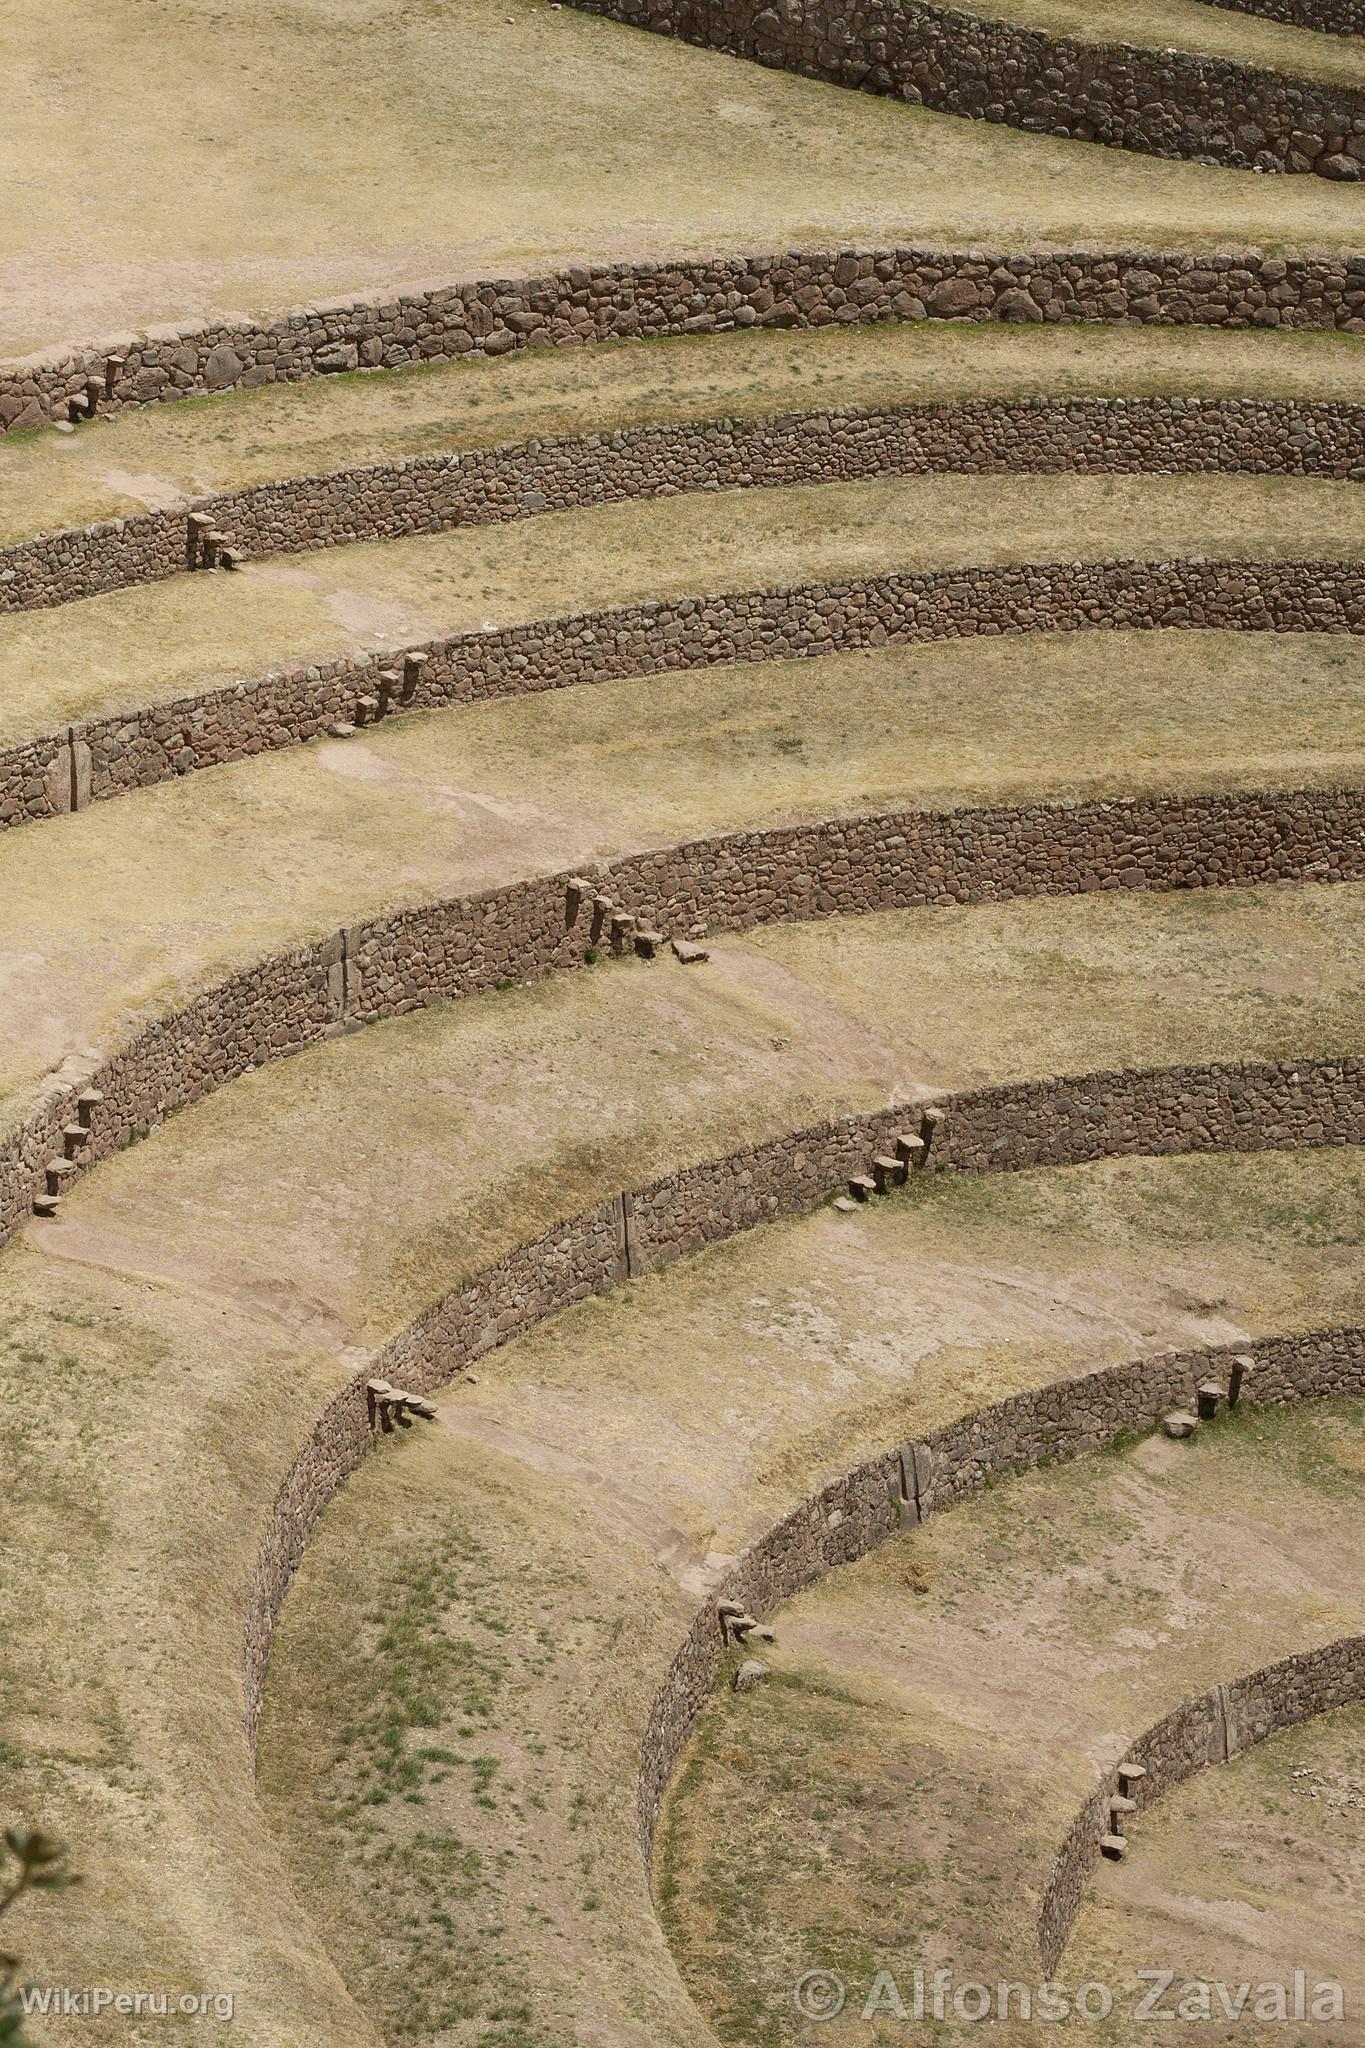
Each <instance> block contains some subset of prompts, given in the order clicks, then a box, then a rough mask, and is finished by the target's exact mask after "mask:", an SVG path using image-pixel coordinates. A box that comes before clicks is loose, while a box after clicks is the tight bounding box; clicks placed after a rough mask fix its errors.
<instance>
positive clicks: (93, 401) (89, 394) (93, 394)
mask: <svg viewBox="0 0 1365 2048" xmlns="http://www.w3.org/2000/svg"><path fill="white" fill-rule="evenodd" d="M103 397H104V379H103V377H87V378H86V380H85V415H86V418H87V419H94V417H95V414H96V413H97V412H98V411H99V409H100V400H101V399H102V398H103Z"/></svg>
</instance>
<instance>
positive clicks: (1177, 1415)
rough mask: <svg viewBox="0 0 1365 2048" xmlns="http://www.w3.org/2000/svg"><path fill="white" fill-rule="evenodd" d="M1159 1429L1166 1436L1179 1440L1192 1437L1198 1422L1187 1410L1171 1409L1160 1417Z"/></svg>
mask: <svg viewBox="0 0 1365 2048" xmlns="http://www.w3.org/2000/svg"><path fill="white" fill-rule="evenodd" d="M1161 1427H1162V1429H1163V1430H1164V1431H1165V1432H1166V1435H1167V1436H1170V1437H1176V1438H1177V1439H1179V1438H1181V1437H1187V1436H1193V1435H1194V1433H1195V1431H1196V1430H1197V1429H1198V1427H1199V1422H1198V1418H1197V1417H1196V1416H1193V1415H1191V1414H1190V1411H1189V1409H1188V1408H1172V1409H1171V1410H1170V1411H1169V1413H1167V1414H1165V1415H1163V1416H1162V1418H1161Z"/></svg>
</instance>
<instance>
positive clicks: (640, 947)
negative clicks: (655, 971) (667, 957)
mask: <svg viewBox="0 0 1365 2048" xmlns="http://www.w3.org/2000/svg"><path fill="white" fill-rule="evenodd" d="M663 942H664V935H663V933H662V932H654V931H650V930H648V928H642V929H640V930H639V931H637V932H636V934H635V950H636V952H637V953H638V954H639V956H640V958H641V959H642V960H656V959H657V958H658V955H659V948H660V946H662V944H663Z"/></svg>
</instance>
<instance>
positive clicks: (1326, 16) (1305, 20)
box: [1209, 0, 1365, 36]
mask: <svg viewBox="0 0 1365 2048" xmlns="http://www.w3.org/2000/svg"><path fill="white" fill-rule="evenodd" d="M1209 4H1210V5H1211V6H1214V7H1229V8H1231V9H1232V11H1233V12H1234V13H1235V14H1259V15H1263V16H1264V17H1265V19H1266V20H1267V21H1282V22H1284V23H1285V24H1286V26H1288V27H1289V28H1311V29H1317V30H1319V31H1320V32H1321V33H1322V34H1323V35H1329V36H1362V35H1365V6H1362V5H1361V0H1209Z"/></svg>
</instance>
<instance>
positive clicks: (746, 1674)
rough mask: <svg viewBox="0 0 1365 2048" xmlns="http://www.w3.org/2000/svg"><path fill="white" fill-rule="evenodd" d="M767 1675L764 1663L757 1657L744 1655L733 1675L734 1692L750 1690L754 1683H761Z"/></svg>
mask: <svg viewBox="0 0 1365 2048" xmlns="http://www.w3.org/2000/svg"><path fill="white" fill-rule="evenodd" d="M767 1676H768V1667H767V1665H766V1664H760V1663H759V1661H758V1659H757V1657H746V1658H745V1660H744V1662H743V1663H742V1664H741V1665H740V1667H739V1669H738V1671H737V1672H736V1673H735V1676H734V1689H735V1691H736V1692H752V1691H753V1688H754V1687H755V1686H756V1685H762V1683H763V1681H764V1679H765V1678H766V1677H767Z"/></svg>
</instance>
